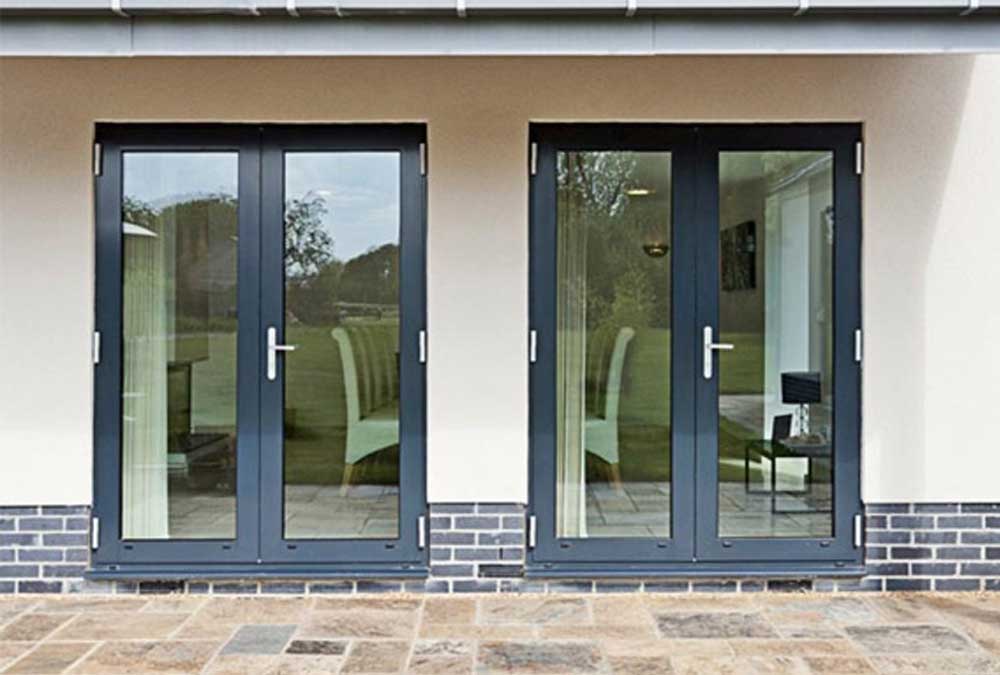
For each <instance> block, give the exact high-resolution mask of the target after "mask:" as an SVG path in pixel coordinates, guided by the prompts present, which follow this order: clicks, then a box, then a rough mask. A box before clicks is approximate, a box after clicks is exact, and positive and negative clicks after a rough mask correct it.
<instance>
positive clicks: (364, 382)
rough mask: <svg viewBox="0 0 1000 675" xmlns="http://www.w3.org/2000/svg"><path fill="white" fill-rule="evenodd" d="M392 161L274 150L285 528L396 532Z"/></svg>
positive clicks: (318, 534) (307, 532)
mask: <svg viewBox="0 0 1000 675" xmlns="http://www.w3.org/2000/svg"><path fill="white" fill-rule="evenodd" d="M399 166H400V159H399V153H389V152H382V153H375V152H367V153H350V152H289V153H286V154H285V216H284V224H285V265H284V268H285V339H286V341H287V342H289V343H291V344H293V345H295V351H294V353H289V354H288V355H287V356H286V358H285V371H284V373H285V376H284V387H285V396H284V430H283V431H284V449H283V450H284V536H285V538H287V539H366V538H376V539H384V538H393V539H394V538H396V537H397V536H398V535H399V224H400V222H399V213H400V199H399Z"/></svg>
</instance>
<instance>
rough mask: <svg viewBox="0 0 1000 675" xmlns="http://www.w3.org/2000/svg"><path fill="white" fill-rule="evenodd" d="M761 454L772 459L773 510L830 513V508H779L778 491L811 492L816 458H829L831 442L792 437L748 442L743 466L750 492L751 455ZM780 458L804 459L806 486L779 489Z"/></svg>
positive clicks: (795, 493)
mask: <svg viewBox="0 0 1000 675" xmlns="http://www.w3.org/2000/svg"><path fill="white" fill-rule="evenodd" d="M751 453H752V454H755V455H758V456H759V457H760V458H761V459H767V460H769V461H770V462H771V490H770V495H771V513H785V514H788V513H829V512H830V509H791V510H784V511H781V510H778V505H777V498H778V495H779V494H787V495H808V494H809V493H810V492H812V473H813V460H816V459H830V457H831V448H830V444H829V443H805V442H797V441H796V440H795V439H792V438H784V439H782V440H780V441H757V442H755V443H748V444H747V446H746V449H745V456H744V467H745V472H746V476H745V482H746V488H747V492H751V490H750V455H751ZM781 459H805V460H806V476H805V489H804V490H781V491H780V492H779V491H778V460H781Z"/></svg>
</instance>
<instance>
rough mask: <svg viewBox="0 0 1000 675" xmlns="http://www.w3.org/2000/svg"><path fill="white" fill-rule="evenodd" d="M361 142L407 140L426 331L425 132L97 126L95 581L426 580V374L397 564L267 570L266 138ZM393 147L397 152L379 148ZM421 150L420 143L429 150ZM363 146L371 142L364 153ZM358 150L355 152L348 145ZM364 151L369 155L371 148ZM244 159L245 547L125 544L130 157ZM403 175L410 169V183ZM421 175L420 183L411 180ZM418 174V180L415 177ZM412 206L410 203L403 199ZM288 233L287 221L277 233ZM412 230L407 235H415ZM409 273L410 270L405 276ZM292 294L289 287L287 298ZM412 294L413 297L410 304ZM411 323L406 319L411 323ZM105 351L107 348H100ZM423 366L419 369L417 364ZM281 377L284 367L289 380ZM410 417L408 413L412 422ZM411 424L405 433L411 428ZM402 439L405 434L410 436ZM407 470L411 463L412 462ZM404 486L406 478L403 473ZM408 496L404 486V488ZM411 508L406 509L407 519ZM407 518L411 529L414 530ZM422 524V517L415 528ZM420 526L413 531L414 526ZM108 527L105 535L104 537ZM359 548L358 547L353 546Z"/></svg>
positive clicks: (241, 531)
mask: <svg viewBox="0 0 1000 675" xmlns="http://www.w3.org/2000/svg"><path fill="white" fill-rule="evenodd" d="M353 132H357V133H358V138H359V142H358V143H355V144H354V146H353V147H354V149H370V148H368V145H371V144H374V145H375V146H377V147H384V146H386V145H387V144H389V145H391V144H397V145H398V144H399V143H400V142H401V139H406V147H405V152H404V153H403V155H402V156H401V162H400V166H401V181H402V182H401V185H400V190H401V202H400V207H401V210H402V211H403V213H404V214H406V216H405V217H403V218H401V221H400V241H401V244H403V242H407V243H408V245H409V247H410V250H411V253H410V254H409V256H408V260H409V262H408V263H407V268H408V270H409V277H408V278H409V279H410V284H409V285H408V286H407V287H406V288H405V289H404V288H403V286H402V284H401V297H400V305H401V310H402V307H403V306H404V304H405V303H412V309H409V308H408V309H407V311H406V313H407V315H409V316H411V317H412V318H411V322H412V323H414V324H417V325H419V330H425V329H426V230H427V214H426V178H425V176H424V175H423V172H422V171H421V170H420V169H421V163H420V157H419V155H420V153H421V152H422V150H421V149H420V147H419V145H420V144H422V143H425V142H426V141H425V139H426V127H425V125H424V124H329V125H281V124H275V125H271V124H263V125H262V124H227V123H217V124H216V123H176V124H175V123H167V124H159V123H98V124H96V125H95V135H94V141H95V148H94V151H95V168H97V170H95V176H94V196H95V199H94V209H95V211H94V214H95V225H94V231H95V257H94V260H95V287H94V288H95V313H94V329H95V341H96V340H97V338H98V336H100V342H99V343H96V342H95V359H94V361H95V363H94V421H93V424H94V427H93V429H94V431H93V433H94V440H93V443H94V475H93V495H94V496H93V510H92V517H93V518H94V519H95V520H94V524H93V526H92V549H93V550H92V559H91V567H90V569H88V571H87V572H86V573H85V576H86V577H87V578H92V579H121V578H147V577H150V576H155V578H158V579H174V578H190V577H199V578H211V577H232V576H234V575H239V576H260V577H282V578H288V577H310V578H317V577H326V576H333V577H340V576H359V575H363V576H367V577H380V576H391V577H396V578H398V577H423V576H426V574H427V569H428V567H427V551H426V549H425V548H422V547H420V546H418V545H417V544H418V542H417V540H416V530H417V525H416V518H417V515H416V514H422V513H424V512H425V511H426V479H425V474H426V374H425V369H424V368H423V367H422V366H421V367H420V368H419V370H418V371H417V372H416V373H415V374H412V375H411V376H410V378H409V380H408V385H407V391H408V392H409V397H410V398H412V402H411V403H408V404H407V406H406V407H405V408H401V413H400V414H401V418H402V416H403V415H404V414H405V415H407V426H406V427H405V434H406V437H407V438H408V439H409V443H410V446H411V448H412V451H411V455H412V457H411V458H410V460H409V462H410V464H411V465H412V466H410V467H409V470H410V471H411V472H412V475H413V480H412V486H411V492H412V493H413V494H412V495H411V496H409V497H407V498H406V499H405V500H404V498H403V496H402V490H401V500H400V540H399V543H400V545H399V546H398V547H397V548H398V552H399V555H396V556H372V555H365V556H345V555H343V552H341V555H336V556H334V555H330V556H329V557H327V554H326V552H325V551H322V552H319V554H318V555H312V554H310V555H308V556H303V557H298V558H292V557H290V556H286V557H284V558H281V557H276V558H275V559H273V560H270V561H265V560H264V559H263V558H262V555H261V554H262V552H263V551H264V542H263V541H262V539H261V536H260V535H261V532H262V531H263V516H262V514H263V513H265V512H267V511H268V504H266V503H265V502H264V501H263V500H262V496H263V487H264V485H265V483H264V482H263V481H262V480H261V479H260V476H261V472H262V470H264V469H265V466H264V462H262V461H261V460H262V457H261V451H262V436H261V433H262V426H261V419H262V418H263V417H264V415H263V414H262V411H263V408H262V405H264V403H265V401H264V397H263V395H262V394H263V392H262V386H263V374H264V363H263V359H264V358H265V354H264V349H263V348H262V347H263V342H264V328H263V323H262V308H263V306H264V303H263V301H262V294H263V292H264V288H263V284H264V281H263V274H262V268H261V264H262V244H263V235H264V232H265V229H264V228H262V222H263V221H262V207H263V206H264V202H265V201H267V200H268V195H265V194H264V193H263V190H262V178H263V174H262V171H263V165H262V158H263V156H264V154H265V152H264V150H265V148H264V137H265V135H268V134H275V133H277V134H288V136H289V137H290V138H300V139H301V138H305V137H308V135H309V134H315V135H318V136H321V135H323V134H330V133H333V134H340V135H344V136H347V137H349V136H350V135H351V134H352V133H353ZM382 135H385V137H387V138H388V139H389V140H388V141H386V140H382V141H381V142H378V141H376V140H374V139H377V138H378V137H380V136H382ZM418 138H419V141H417V145H413V143H412V141H414V139H418ZM361 140H363V141H364V142H360V141H361ZM348 145H350V144H349V143H348ZM362 146H364V147H362ZM225 151H232V152H238V156H239V159H238V167H239V168H238V179H237V180H238V184H237V190H238V206H237V209H238V211H237V213H238V215H237V218H238V223H239V225H238V227H239V230H238V231H239V243H238V261H237V304H238V311H237V313H238V332H237V387H236V396H237V425H236V426H237V472H236V473H237V478H236V482H237V488H236V496H237V501H236V508H237V515H236V537H235V538H234V539H231V540H219V539H205V540H192V539H172V540H122V538H121V496H122V488H121V478H122V474H121V469H122V467H121V440H122V434H121V410H122V407H121V391H122V344H121V330H122V299H123V298H122V287H121V279H122V232H121V203H122V191H123V172H122V160H123V153H125V152H225ZM404 167H406V169H405V171H404ZM413 167H416V171H415V172H414V171H413V170H412V169H413ZM414 174H415V175H414ZM404 194H405V195H406V197H405V203H404V201H403V200H404V197H403V195H404ZM278 222H281V223H283V217H282V218H281V219H280V220H279V221H278ZM404 224H405V227H404ZM401 273H402V269H401ZM279 290H280V291H282V292H283V283H282V284H281V288H280V289H279ZM404 292H405V297H403V294H404ZM402 315H403V311H401V320H402ZM98 344H99V347H98ZM400 344H401V351H403V352H404V354H406V355H407V356H413V357H415V356H416V354H417V344H416V341H415V340H406V341H404V340H401V343H400ZM410 360H413V359H410ZM280 367H281V364H280V359H279V368H280ZM403 410H406V411H407V412H406V413H404V412H403ZM402 423H403V422H402V419H401V424H402ZM402 432H403V429H401V433H402ZM401 461H402V453H401ZM400 475H401V480H402V476H403V471H402V470H401V472H400ZM401 487H402V486H401ZM404 504H405V507H404ZM404 516H405V517H406V521H404ZM409 516H412V517H409ZM409 521H412V524H411V523H410V522H409ZM98 524H99V525H100V527H98V526H97V525H98ZM345 541H347V542H352V543H353V542H357V541H359V540H345Z"/></svg>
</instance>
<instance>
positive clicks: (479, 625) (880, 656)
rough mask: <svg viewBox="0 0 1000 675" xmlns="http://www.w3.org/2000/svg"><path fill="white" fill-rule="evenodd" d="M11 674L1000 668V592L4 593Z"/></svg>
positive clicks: (997, 674) (812, 672) (2, 655)
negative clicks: (18, 595)
mask: <svg viewBox="0 0 1000 675" xmlns="http://www.w3.org/2000/svg"><path fill="white" fill-rule="evenodd" d="M0 673H5V674H6V673H32V674H36V675H37V674H46V673H53V674H54V673H74V674H77V675H114V674H115V673H121V674H127V675H143V674H145V673H159V674H173V675H185V674H188V673H192V674H193V673H205V674H210V675H230V674H231V675H237V674H239V675H246V674H251V675H252V674H256V673H260V674H263V675H308V674H319V673H324V674H325V673H414V674H416V675H425V674H434V675H437V674H441V675H453V674H468V675H490V674H493V673H498V674H505V675H506V674H510V675H555V674H557V673H558V674H565V673H600V674H602V675H616V674H624V675H653V674H660V673H665V674H667V675H680V674H690V675H713V674H715V675H721V674H727V675H744V674H745V675H755V674H757V673H787V674H792V675H817V674H819V675H845V674H861V675H878V674H891V675H973V674H975V675H1000V595H997V594H941V593H935V594H886V595H866V596H865V597H845V596H839V595H838V596H833V595H822V594H809V595H804V594H760V595H756V596H739V597H733V596H727V595H724V594H720V595H672V594H670V595H653V594H649V595H638V594H621V595H614V594H610V595H602V596H592V595H587V596H579V595H570V594H559V595H510V596H501V597H498V596H496V595H482V596H475V595H467V596H462V597H439V596H427V597H425V596H422V595H402V594H400V595H385V594H381V595H352V596H348V597H336V598H329V597H312V596H302V597H280V598H277V597H271V598H268V597H259V596H255V597H250V596H237V597H202V598H196V597H191V596H170V595H164V596H151V597H144V596H134V597H129V598H122V597H117V596H99V595H95V596H87V597H73V596H58V597H57V596H39V597H37V598H34V599H30V600H25V599H24V598H17V599H6V598H0Z"/></svg>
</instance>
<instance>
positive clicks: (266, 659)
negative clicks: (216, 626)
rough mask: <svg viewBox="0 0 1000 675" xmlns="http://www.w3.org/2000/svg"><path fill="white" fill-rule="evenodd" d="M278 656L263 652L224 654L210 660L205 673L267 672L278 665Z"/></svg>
mask: <svg viewBox="0 0 1000 675" xmlns="http://www.w3.org/2000/svg"><path fill="white" fill-rule="evenodd" d="M276 661H277V657H276V656H272V655H262V654H224V655H220V656H216V657H215V658H214V659H212V660H211V661H209V663H208V665H207V666H205V669H204V670H203V671H202V673H204V675H248V674H249V673H266V672H268V671H269V670H271V669H272V667H273V666H275V665H276Z"/></svg>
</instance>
